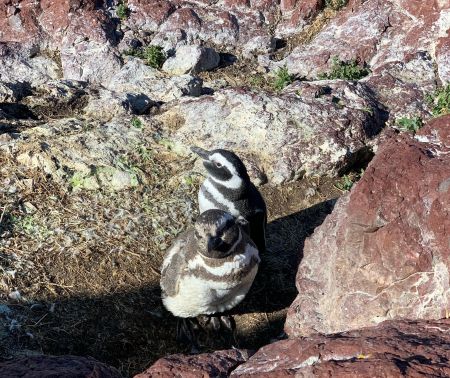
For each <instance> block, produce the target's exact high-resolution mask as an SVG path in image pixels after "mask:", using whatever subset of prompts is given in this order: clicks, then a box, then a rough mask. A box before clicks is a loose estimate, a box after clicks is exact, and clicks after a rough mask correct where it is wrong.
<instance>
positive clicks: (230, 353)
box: [134, 349, 253, 378]
mask: <svg viewBox="0 0 450 378" xmlns="http://www.w3.org/2000/svg"><path fill="white" fill-rule="evenodd" d="M252 354H253V352H250V351H248V350H240V349H230V350H221V351H217V352H212V353H203V354H198V355H191V356H188V355H183V354H174V355H172V356H169V357H164V358H161V359H159V360H158V361H156V362H155V363H154V364H153V365H152V366H151V367H150V368H148V369H147V370H146V371H144V372H143V373H141V374H138V375H135V377H134V378H150V377H186V378H191V377H192V378H194V377H204V378H208V377H210V378H225V377H228V376H229V374H230V372H231V371H232V370H233V369H235V368H236V367H237V366H239V365H240V364H242V363H244V362H245V361H247V360H248V358H249V357H250V356H251V355H252Z"/></svg>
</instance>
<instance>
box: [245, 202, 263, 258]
mask: <svg viewBox="0 0 450 378" xmlns="http://www.w3.org/2000/svg"><path fill="white" fill-rule="evenodd" d="M247 220H248V222H249V228H250V238H251V239H252V241H253V243H255V245H256V247H257V248H258V251H259V253H265V252H266V224H267V215H266V213H265V212H262V211H259V212H256V213H255V214H253V215H252V216H251V217H249V219H247Z"/></svg>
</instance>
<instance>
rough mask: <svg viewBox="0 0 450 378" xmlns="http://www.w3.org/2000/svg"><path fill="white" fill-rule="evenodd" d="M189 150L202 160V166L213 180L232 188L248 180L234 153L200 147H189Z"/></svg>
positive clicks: (245, 171) (240, 161) (243, 166)
mask: <svg viewBox="0 0 450 378" xmlns="http://www.w3.org/2000/svg"><path fill="white" fill-rule="evenodd" d="M191 150H192V152H194V153H196V154H197V155H199V156H200V157H201V158H202V159H203V165H204V166H205V168H206V170H207V171H208V173H209V175H210V176H211V177H212V178H213V180H215V181H218V182H219V183H221V184H223V185H225V186H228V187H233V188H237V187H239V186H240V184H241V183H242V181H249V180H250V178H249V176H248V173H247V169H246V168H245V165H244V163H243V162H242V160H241V159H239V157H238V156H237V155H236V154H235V153H234V152H231V151H228V150H222V149H217V150H212V151H207V150H204V149H203V148H200V147H191Z"/></svg>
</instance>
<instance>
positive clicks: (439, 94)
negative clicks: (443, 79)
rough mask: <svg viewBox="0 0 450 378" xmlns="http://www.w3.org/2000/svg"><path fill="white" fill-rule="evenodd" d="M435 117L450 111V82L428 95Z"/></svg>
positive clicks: (427, 98)
mask: <svg viewBox="0 0 450 378" xmlns="http://www.w3.org/2000/svg"><path fill="white" fill-rule="evenodd" d="M426 100H427V102H428V104H429V105H430V107H431V109H432V110H431V111H432V113H433V115H434V116H435V117H437V116H440V115H444V114H449V113H450V84H447V85H446V86H445V87H440V88H438V89H436V91H435V92H434V93H432V94H429V95H427V96H426Z"/></svg>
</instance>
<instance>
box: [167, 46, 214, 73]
mask: <svg viewBox="0 0 450 378" xmlns="http://www.w3.org/2000/svg"><path fill="white" fill-rule="evenodd" d="M219 62H220V56H219V54H218V53H217V52H216V51H215V50H214V49H212V48H209V47H201V46H180V47H178V48H177V50H176V51H175V55H174V56H172V57H170V58H168V59H167V60H166V61H165V62H164V65H163V67H162V69H163V71H165V72H167V73H169V74H172V75H183V74H187V73H192V74H195V73H199V72H202V71H209V70H212V69H214V68H216V67H217V66H218V65H219Z"/></svg>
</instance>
